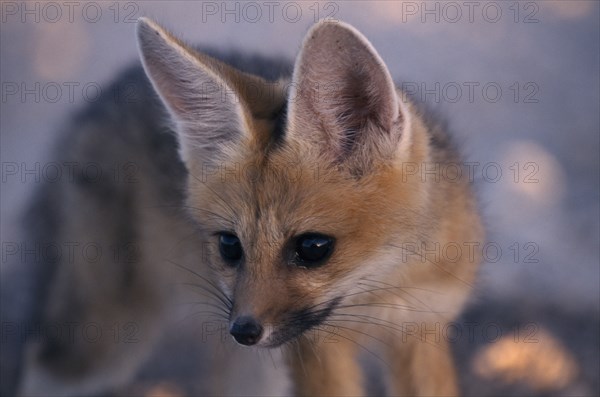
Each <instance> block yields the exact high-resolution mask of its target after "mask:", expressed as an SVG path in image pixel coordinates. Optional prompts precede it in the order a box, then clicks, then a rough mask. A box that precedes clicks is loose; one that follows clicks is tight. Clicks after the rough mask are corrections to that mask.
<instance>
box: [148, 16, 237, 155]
mask: <svg viewBox="0 0 600 397" xmlns="http://www.w3.org/2000/svg"><path fill="white" fill-rule="evenodd" d="M137 38H138V47H139V51H140V54H141V58H142V64H143V65H144V69H145V71H146V74H147V75H148V77H149V78H150V81H151V82H152V85H153V86H154V89H155V90H156V92H157V93H158V94H159V96H160V98H161V99H162V101H163V103H164V104H165V106H166V107H167V109H168V111H169V113H170V114H171V116H172V118H173V120H174V121H175V124H176V130H177V133H178V135H179V146H180V153H181V156H182V159H183V161H184V162H185V163H186V164H187V165H188V167H189V166H190V161H193V159H194V158H195V157H198V151H202V150H203V149H204V150H205V151H214V149H215V148H216V147H218V146H220V145H224V144H227V143H231V142H234V141H237V140H240V139H241V138H242V137H243V135H244V133H245V131H248V128H247V126H246V122H247V114H246V109H245V107H244V106H243V103H242V102H241V101H240V98H239V96H238V95H237V94H236V92H235V91H234V89H233V88H232V85H231V84H230V83H228V82H227V78H226V77H227V73H231V70H222V71H221V70H219V67H220V66H221V64H220V63H219V62H218V61H216V60H213V59H212V58H209V57H207V56H203V55H201V54H199V53H197V52H195V51H194V50H192V49H190V48H188V47H187V46H185V45H184V44H183V43H182V42H180V41H179V40H177V39H176V38H175V37H173V36H172V35H171V34H169V33H168V32H167V31H165V30H164V29H163V28H161V27H160V26H159V25H157V24H156V23H154V22H153V21H151V20H149V19H147V18H140V19H139V21H138V24H137Z"/></svg>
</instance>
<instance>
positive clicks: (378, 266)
mask: <svg viewBox="0 0 600 397" xmlns="http://www.w3.org/2000/svg"><path fill="white" fill-rule="evenodd" d="M138 40H139V48H140V51H141V55H142V60H143V65H144V68H145V70H146V73H147V75H148V76H149V78H150V80H151V81H152V84H153V86H154V88H155V89H156V91H157V93H158V94H159V95H160V97H161V99H162V101H163V102H164V104H165V106H166V107H167V109H168V110H169V112H170V114H171V116H172V118H173V120H174V121H175V124H176V131H177V134H178V138H179V143H180V153H181V157H182V159H183V161H184V163H185V165H186V168H187V169H188V171H189V175H190V176H191V177H189V179H188V188H187V189H188V190H187V192H188V195H187V205H188V206H189V208H190V213H191V215H192V217H194V219H196V220H197V222H198V224H200V225H201V229H202V233H203V236H204V238H203V240H204V241H205V247H206V251H207V252H206V258H205V259H206V262H207V265H208V266H209V267H210V268H211V269H213V271H214V272H215V273H216V277H217V279H218V282H219V286H220V288H221V289H222V291H223V294H224V296H225V299H226V306H227V310H228V312H229V321H230V328H229V330H230V333H231V335H232V336H233V337H234V338H235V340H236V341H237V342H239V343H241V344H243V345H255V346H259V347H266V348H270V347H278V346H281V345H292V344H291V343H290V342H292V341H294V343H295V344H297V346H291V347H290V349H289V352H288V353H289V354H288V358H287V360H288V362H289V365H290V370H291V375H292V378H293V381H294V387H295V392H296V393H297V394H299V395H320V396H324V395H342V396H350V395H360V394H362V393H364V392H363V389H362V387H363V385H362V380H361V379H362V378H361V371H360V368H359V365H358V362H357V360H356V359H355V358H354V357H355V356H356V353H357V349H360V347H357V346H360V345H358V344H357V343H356V341H357V340H358V339H359V338H358V337H359V336H365V337H366V339H369V338H375V339H378V340H383V341H384V343H386V345H387V346H388V347H389V357H388V358H387V360H386V362H387V363H389V366H390V367H391V371H392V373H391V380H392V383H393V385H392V386H393V391H392V392H393V394H395V395H398V394H410V395H414V394H417V395H427V396H431V395H455V394H457V392H458V389H457V382H456V378H455V375H456V374H455V370H454V366H453V363H452V358H451V355H450V352H449V347H448V346H446V345H444V343H442V342H440V341H439V340H438V338H435V337H432V336H431V335H429V337H426V336H425V335H423V336H422V335H420V334H419V335H411V336H410V337H408V338H402V335H403V333H404V335H406V332H407V330H406V329H403V324H408V323H412V324H414V323H416V324H419V327H421V328H422V331H426V330H430V329H434V328H435V325H436V323H437V324H438V325H439V323H442V324H446V323H447V322H448V321H451V320H452V319H454V318H455V316H456V315H457V313H458V312H459V310H460V309H461V307H462V306H463V303H464V301H465V299H466V297H467V295H468V292H469V285H470V283H471V282H472V281H473V279H474V276H475V273H476V269H477V265H478V258H476V257H471V258H469V257H467V256H466V255H465V256H463V257H460V258H456V257H452V258H451V260H448V259H446V258H443V257H438V258H435V260H423V259H427V258H425V255H424V254H419V252H420V251H421V250H422V247H428V248H429V249H432V247H436V246H438V245H442V246H444V244H449V243H456V244H459V245H460V244H462V243H466V242H473V241H479V240H480V239H481V235H482V228H481V226H480V221H479V218H478V214H477V210H476V205H475V202H474V200H473V197H472V194H471V191H470V188H469V186H468V184H467V183H466V182H460V183H451V182H450V181H448V180H444V179H443V178H441V179H433V178H431V180H424V178H423V177H422V174H421V173H420V172H408V171H409V168H408V167H407V165H409V164H410V165H412V166H415V165H416V166H417V167H425V166H427V165H428V166H430V167H431V165H432V164H438V165H439V164H446V163H456V164H459V163H460V162H459V160H458V158H457V157H456V155H455V154H454V152H452V151H451V149H450V147H449V144H448V141H447V138H446V137H445V136H444V135H442V133H441V132H440V131H437V130H433V131H432V130H431V129H428V127H427V126H426V124H425V123H424V121H423V119H422V118H421V116H420V115H419V114H418V112H417V111H416V110H415V108H414V106H413V105H411V104H410V103H408V102H407V101H406V100H404V95H403V94H402V93H401V92H400V91H399V90H398V89H396V88H395V86H394V83H393V81H392V78H391V76H390V73H389V71H388V70H387V68H386V66H385V64H384V62H383V61H382V59H381V58H380V56H379V55H378V54H377V52H376V51H375V49H374V48H373V46H372V45H371V44H370V43H369V41H368V40H367V39H366V38H365V37H364V36H363V35H362V34H361V33H359V32H358V31H357V30H356V29H354V28H353V27H351V26H350V25H347V24H345V23H341V22H332V21H322V22H320V23H317V24H316V25H315V26H314V27H312V29H310V31H309V32H308V34H307V36H306V39H305V40H304V43H303V45H302V49H301V51H300V54H299V55H298V57H297V60H296V62H295V65H294V69H293V75H292V78H291V81H279V84H278V85H275V86H273V84H271V85H269V84H268V83H267V82H265V81H263V80H261V79H259V78H257V77H255V76H251V75H246V74H243V73H239V72H237V71H235V70H233V69H232V68H230V67H227V66H226V65H224V64H221V63H219V62H216V61H215V60H213V59H211V58H209V57H207V56H205V55H202V54H199V53H197V52H195V51H194V50H192V49H191V48H190V47H187V46H186V45H185V44H183V43H182V42H180V41H179V40H177V39H176V38H174V37H173V36H172V35H171V34H169V33H168V32H166V31H165V30H164V29H162V28H161V27H160V26H158V25H157V24H155V23H154V22H152V21H150V20H148V19H142V20H140V22H139V25H138ZM236 173H237V174H236ZM411 253H412V254H413V255H410V254H411ZM325 324H327V325H330V326H332V328H330V329H333V330H334V331H330V332H334V333H335V334H336V335H339V338H337V339H336V342H337V343H325V341H324V340H316V341H315V340H313V339H310V338H308V337H303V335H306V333H307V331H309V330H313V329H324V328H323V325H325ZM317 339H319V338H317ZM321 339H326V338H321ZM429 339H431V340H429Z"/></svg>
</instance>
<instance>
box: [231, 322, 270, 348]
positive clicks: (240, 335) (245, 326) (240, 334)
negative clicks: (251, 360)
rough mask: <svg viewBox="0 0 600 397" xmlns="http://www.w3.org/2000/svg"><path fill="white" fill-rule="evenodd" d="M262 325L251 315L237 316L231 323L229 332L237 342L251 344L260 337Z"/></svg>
mask: <svg viewBox="0 0 600 397" xmlns="http://www.w3.org/2000/svg"><path fill="white" fill-rule="evenodd" d="M262 332H263V327H261V326H260V324H259V323H258V322H257V321H256V320H255V319H253V318H252V317H248V316H245V317H238V318H237V319H236V320H235V322H234V323H233V324H232V325H231V328H230V329H229V333H230V334H231V335H233V337H234V338H235V340H236V341H237V342H238V343H241V344H242V345H246V346H252V345H254V344H255V343H256V342H258V340H259V339H260V336H261V335H262Z"/></svg>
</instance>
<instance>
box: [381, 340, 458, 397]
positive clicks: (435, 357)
mask: <svg viewBox="0 0 600 397" xmlns="http://www.w3.org/2000/svg"><path fill="white" fill-rule="evenodd" d="M393 346H394V348H393V349H392V351H391V353H392V355H393V357H391V358H390V363H391V368H392V381H391V386H392V393H391V394H392V395H394V396H457V395H458V394H459V393H458V385H457V380H456V369H455V366H454V361H453V358H452V353H451V350H450V346H449V345H448V343H447V342H446V341H445V340H441V341H432V340H429V339H427V338H425V336H423V337H422V338H421V337H419V336H415V337H414V338H411V339H408V340H407V341H406V342H405V343H400V342H397V343H396V344H394V345H393Z"/></svg>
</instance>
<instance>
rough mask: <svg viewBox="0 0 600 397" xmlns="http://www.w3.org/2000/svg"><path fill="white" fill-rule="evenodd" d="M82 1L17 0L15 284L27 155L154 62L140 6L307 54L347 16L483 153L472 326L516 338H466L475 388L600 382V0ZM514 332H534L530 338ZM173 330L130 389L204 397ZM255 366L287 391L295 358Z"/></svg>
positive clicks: (8, 222)
mask: <svg viewBox="0 0 600 397" xmlns="http://www.w3.org/2000/svg"><path fill="white" fill-rule="evenodd" d="M67 3H68V2H43V1H41V2H40V1H35V2H34V1H31V2H29V1H27V2H6V1H4V2H2V3H1V7H2V14H1V18H2V20H1V24H0V29H1V31H0V33H1V34H0V50H1V56H0V80H1V84H2V99H1V110H0V132H1V140H0V143H1V151H0V154H1V162H2V184H1V188H2V191H1V215H2V222H1V233H2V237H1V239H2V242H3V248H2V249H3V253H2V258H3V259H2V268H1V269H2V273H1V275H2V288H5V286H6V283H9V282H10V277H7V275H9V274H11V273H12V272H15V271H18V269H9V268H8V266H9V261H6V260H5V259H6V255H5V252H4V251H5V245H4V242H11V241H21V239H22V231H21V230H20V224H19V219H18V216H19V215H20V213H21V211H22V205H23V203H24V202H25V199H26V197H28V195H29V194H31V191H32V188H33V187H34V186H35V184H36V182H35V181H34V180H31V179H30V178H24V179H25V181H23V178H21V175H20V174H16V175H15V174H14V173H13V171H12V170H13V169H12V168H11V167H12V166H13V165H14V164H17V165H20V164H23V163H26V164H35V163H41V164H43V162H44V161H46V160H47V159H48V157H47V156H48V155H49V153H48V148H49V147H50V146H51V145H52V144H53V143H54V142H55V141H56V138H57V136H56V132H57V131H58V130H59V127H60V126H61V125H64V124H65V123H67V121H68V119H69V116H70V115H71V114H73V112H74V111H76V110H77V109H80V108H82V107H84V106H87V105H89V102H93V100H94V98H95V97H96V95H97V93H96V91H97V89H98V88H100V89H102V87H107V86H108V85H109V84H110V82H111V80H112V79H113V78H114V77H115V75H116V74H117V73H118V72H119V71H120V70H122V69H123V68H125V67H127V66H129V65H131V64H133V63H135V62H137V51H136V42H135V37H134V28H135V20H136V19H137V18H138V17H140V16H149V17H151V18H153V19H155V20H157V21H158V22H159V23H161V24H163V25H164V26H166V27H167V28H169V29H170V30H172V31H174V32H176V33H177V34H179V35H180V36H181V37H183V38H184V39H185V40H186V41H188V42H190V43H197V44H199V45H203V46H209V47H216V48H219V49H221V50H225V49H229V48H235V49H241V50H244V51H248V52H255V53H260V54H263V55H276V56H278V57H285V58H289V59H290V60H293V59H294V57H295V55H296V53H297V51H298V49H299V46H300V43H301V41H302V38H303V35H304V33H305V32H306V30H307V29H308V28H309V27H310V26H311V25H312V24H313V23H314V22H315V21H316V20H317V19H320V18H325V17H332V18H335V19H340V20H344V21H346V22H349V23H351V24H353V25H354V26H355V27H357V28H358V29H359V30H360V31H361V32H362V33H364V34H365V36H367V37H368V38H369V39H370V40H371V42H372V43H373V45H374V47H375V48H376V49H377V50H378V51H379V53H380V54H381V56H382V58H383V59H384V60H385V62H386V63H387V65H388V67H389V68H390V70H391V73H392V76H393V77H394V78H395V80H396V81H397V83H398V85H399V86H401V87H403V88H404V89H405V90H406V91H407V92H409V93H410V94H411V95H412V96H413V97H415V98H417V99H420V100H421V101H423V102H425V103H426V104H427V106H428V107H430V108H433V109H435V110H436V112H437V113H438V114H440V115H442V117H443V118H444V119H445V120H447V121H448V125H449V127H450V130H451V132H452V134H453V135H454V137H455V138H456V141H457V142H458V143H459V144H460V147H461V148H462V150H463V153H464V155H465V159H466V161H469V162H472V163H473V170H474V174H473V176H474V179H475V183H476V187H477V191H478V194H479V197H480V200H481V205H482V208H483V211H484V216H485V220H486V224H487V228H488V233H489V234H488V241H489V249H487V250H486V252H485V255H486V259H487V261H486V263H485V264H484V266H483V270H482V273H481V277H480V280H479V283H478V285H477V288H476V290H477V291H476V299H474V300H473V303H472V304H471V305H470V306H469V308H468V309H467V311H466V313H465V314H464V318H463V321H464V322H465V323H477V324H490V323H494V324H497V325H498V326H499V327H500V329H501V330H504V331H505V332H504V335H500V336H498V337H490V336H489V335H486V333H485V332H481V331H480V330H478V329H476V332H475V337H474V338H473V340H467V338H462V339H461V341H460V342H459V343H457V346H456V357H457V359H458V361H459V364H460V368H461V383H462V384H463V388H464V390H465V393H466V394H469V395H483V394H487V395H495V394H498V393H504V394H513V395H523V394H527V395H545V394H548V393H550V391H552V394H557V393H559V394H567V395H593V394H596V393H598V391H599V384H598V373H599V371H600V368H599V341H598V331H599V321H600V320H599V312H600V296H599V291H600V290H599V283H600V274H599V260H600V258H599V241H600V231H599V223H600V221H599V219H600V211H599V199H600V197H599V196H600V194H599V179H600V175H599V173H600V168H599V167H600V162H599V156H600V154H599V153H600V144H599V137H600V122H599V117H600V116H599V115H600V98H599V95H600V56H599V55H600V50H599V49H600V45H599V44H600V43H599V41H600V30H599V20H600V5H599V3H598V2H597V1H567V0H565V1H506V2H504V1H497V2H489V1H473V2H462V1H458V2H452V1H451V2H437V1H426V2H421V1H368V2H367V1H364V2H361V1H351V2H350V1H347V2H346V1H331V2H322V1H318V2H317V1H306V2H304V1H302V2H299V1H298V2H261V1H258V2H200V1H169V2H167V1H164V2H163V1H143V2H142V1H138V2H135V1H125V2H115V1H107V2H72V3H69V4H67ZM19 172H21V171H19ZM21 293H23V294H26V293H27V291H21ZM515 328H516V329H522V330H523V332H524V333H526V334H529V333H531V336H533V339H531V340H532V341H534V342H535V343H522V342H523V341H522V339H523V338H513V336H514V332H513V331H514V329H515ZM490 332H491V331H490ZM182 335H184V336H183V337H182ZM164 339H165V341H164V343H163V347H162V350H160V351H159V352H157V353H156V356H157V357H160V358H155V359H153V361H152V362H151V363H149V364H148V366H147V368H146V369H144V370H143V371H142V373H140V375H139V382H137V383H136V384H134V385H132V386H131V388H129V389H127V390H124V391H123V394H131V393H133V394H138V395H140V394H141V395H153V394H161V393H162V394H163V395H184V394H186V393H187V394H201V393H202V390H203V389H202V386H201V382H202V377H201V375H199V372H198V365H199V364H198V362H200V361H201V360H202V349H201V348H199V347H198V348H191V347H190V344H191V343H192V342H193V340H194V337H193V330H191V329H190V330H187V331H186V330H185V329H183V330H180V332H179V333H178V334H177V337H175V336H174V335H171V336H166V337H165V338H164ZM245 354H247V356H246V360H250V361H245V362H253V361H252V360H253V358H252V357H253V356H252V355H251V354H250V353H245ZM256 360H257V361H256V363H255V364H253V365H252V368H241V369H240V370H239V372H238V375H239V376H237V377H236V378H235V379H232V380H231V384H230V390H228V391H227V392H228V393H231V394H241V395H242V394H248V395H251V394H263V393H267V394H281V393H284V392H285V387H286V384H287V383H286V382H287V381H286V379H285V374H284V372H283V371H282V370H281V368H280V365H279V364H278V363H276V362H275V361H271V358H269V357H268V356H266V358H265V356H264V355H263V356H261V357H259V358H257V359H256ZM275 360H277V358H275ZM241 362H244V361H241ZM544 363H545V364H544Z"/></svg>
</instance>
